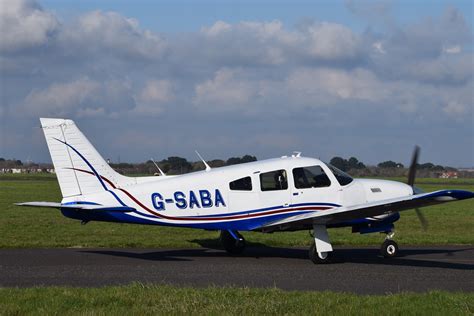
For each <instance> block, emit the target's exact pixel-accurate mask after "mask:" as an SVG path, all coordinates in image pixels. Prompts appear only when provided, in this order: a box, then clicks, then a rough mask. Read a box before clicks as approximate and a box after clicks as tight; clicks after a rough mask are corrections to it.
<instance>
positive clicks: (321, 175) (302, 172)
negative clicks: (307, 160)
mask: <svg viewBox="0 0 474 316" xmlns="http://www.w3.org/2000/svg"><path fill="white" fill-rule="evenodd" d="M293 179H294V181H295V188H297V189H309V188H324V187H329V186H331V180H329V178H328V176H327V175H326V173H325V172H324V170H323V169H322V168H321V166H310V167H302V168H295V169H293Z"/></svg>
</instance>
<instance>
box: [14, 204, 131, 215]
mask: <svg viewBox="0 0 474 316" xmlns="http://www.w3.org/2000/svg"><path fill="white" fill-rule="evenodd" d="M15 205H18V206H31V207H50V208H58V209H61V208H67V209H75V210H89V211H108V212H124V213H126V212H134V211H136V209H134V208H133V207H128V206H106V205H99V204H84V203H74V204H61V203H57V202H23V203H15Z"/></svg>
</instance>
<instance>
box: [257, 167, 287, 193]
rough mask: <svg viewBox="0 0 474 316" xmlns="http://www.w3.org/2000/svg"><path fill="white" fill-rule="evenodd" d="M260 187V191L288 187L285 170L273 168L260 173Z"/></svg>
mask: <svg viewBox="0 0 474 316" xmlns="http://www.w3.org/2000/svg"><path fill="white" fill-rule="evenodd" d="M260 188H261V189H262V191H275V190H286V189H288V180H287V176H286V171H285V170H275V171H270V172H265V173H261V174H260Z"/></svg>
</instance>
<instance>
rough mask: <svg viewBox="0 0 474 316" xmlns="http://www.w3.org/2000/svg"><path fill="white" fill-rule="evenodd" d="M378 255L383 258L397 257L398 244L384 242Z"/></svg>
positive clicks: (388, 241) (391, 241) (390, 241)
mask: <svg viewBox="0 0 474 316" xmlns="http://www.w3.org/2000/svg"><path fill="white" fill-rule="evenodd" d="M380 253H381V254H382V256H383V257H384V258H394V257H396V256H398V244H397V243H396V242H395V241H393V240H388V239H387V240H385V241H384V242H383V244H382V247H381V248H380Z"/></svg>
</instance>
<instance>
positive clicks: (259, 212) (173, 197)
mask: <svg viewBox="0 0 474 316" xmlns="http://www.w3.org/2000/svg"><path fill="white" fill-rule="evenodd" d="M305 172H306V174H305ZM311 172H313V173H318V174H316V175H314V174H312V173H311ZM90 176H91V177H94V176H95V175H94V174H90ZM300 176H302V177H303V178H304V179H303V180H301V179H297V178H298V177H300ZM313 176H314V178H315V179H316V177H319V178H318V179H316V180H315V179H309V178H310V177H313ZM278 177H280V178H278ZM277 178H278V179H277ZM101 180H102V182H103V183H104V184H105V186H106V188H107V190H106V191H105V190H104V191H103V192H100V193H95V194H90V195H82V196H80V197H71V198H65V199H64V200H63V201H62V203H75V202H82V203H84V202H85V203H98V204H104V205H117V206H120V205H123V206H125V205H126V206H130V207H133V208H135V209H136V211H135V212H132V213H116V212H102V211H98V212H90V211H89V212H77V211H74V212H72V211H70V210H64V209H63V213H64V215H66V216H68V217H73V218H77V219H81V220H85V221H88V220H104V221H120V222H129V223H140V224H155V225H171V226H184V227H195V228H204V229H218V230H220V229H235V230H245V231H247V230H254V229H256V228H258V227H261V226H262V224H265V223H270V222H272V221H275V220H278V219H281V218H285V217H288V216H290V215H299V214H305V213H308V212H314V211H318V212H324V211H327V210H330V209H333V208H335V207H340V206H353V205H358V204H364V203H367V202H372V201H376V200H385V199H389V198H394V197H400V196H408V195H411V194H413V192H412V188H411V187H410V186H408V185H406V184H403V183H399V182H394V181H385V180H372V179H349V178H348V179H346V182H348V183H342V184H341V183H340V182H341V180H340V179H338V178H337V177H336V175H335V174H334V172H333V170H332V169H330V167H328V166H327V165H326V164H325V163H323V162H321V161H320V160H318V159H313V158H306V157H296V156H290V157H282V158H276V159H269V160H263V161H258V162H252V163H246V164H241V165H235V166H227V167H221V168H216V169H212V170H210V171H200V172H195V173H190V174H185V175H181V176H175V177H173V176H169V177H168V176H166V177H155V178H148V179H147V181H144V182H143V183H140V184H132V185H126V186H122V187H119V186H118V185H117V184H114V183H113V181H111V180H110V179H107V178H105V177H103V176H101ZM300 180H301V181H303V182H298V181H300ZM97 181H99V179H97ZM318 181H319V182H318ZM396 219H398V217H397V218H396ZM396 219H395V220H396ZM379 220H380V217H379ZM366 221H370V219H367V220H366ZM358 223H360V221H359V222H358ZM331 224H332V225H338V224H339V226H341V224H344V226H351V225H352V224H353V223H352V222H348V223H331ZM298 228H299V227H296V229H298ZM306 228H307V227H301V228H300V229H306ZM281 230H295V227H288V228H287V229H285V228H284V227H282V229H281Z"/></svg>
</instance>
